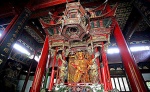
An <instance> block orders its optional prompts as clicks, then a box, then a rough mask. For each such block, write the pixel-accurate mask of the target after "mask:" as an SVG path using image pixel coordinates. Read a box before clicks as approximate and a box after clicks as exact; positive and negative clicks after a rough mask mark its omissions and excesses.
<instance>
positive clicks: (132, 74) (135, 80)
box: [114, 21, 147, 92]
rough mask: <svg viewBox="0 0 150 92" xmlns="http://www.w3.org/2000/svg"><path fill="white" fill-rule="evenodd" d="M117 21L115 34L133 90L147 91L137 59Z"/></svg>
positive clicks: (137, 91)
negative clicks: (133, 55)
mask: <svg viewBox="0 0 150 92" xmlns="http://www.w3.org/2000/svg"><path fill="white" fill-rule="evenodd" d="M115 23H116V27H115V30H114V36H115V39H116V43H117V45H118V47H119V49H120V54H121V57H122V62H123V65H124V69H125V71H126V73H127V76H128V79H129V82H130V85H131V88H132V92H147V89H146V86H145V83H144V80H143V78H142V75H141V73H140V71H139V69H138V67H137V64H136V62H135V59H134V58H133V57H132V54H131V52H130V50H129V48H128V45H127V43H126V41H125V39H124V37H123V34H122V32H121V30H120V27H119V25H118V23H117V21H115Z"/></svg>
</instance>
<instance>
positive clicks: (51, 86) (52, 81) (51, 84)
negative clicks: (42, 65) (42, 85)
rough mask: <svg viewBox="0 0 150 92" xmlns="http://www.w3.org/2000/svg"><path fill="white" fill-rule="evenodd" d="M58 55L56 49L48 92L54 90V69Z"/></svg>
mask: <svg viewBox="0 0 150 92" xmlns="http://www.w3.org/2000/svg"><path fill="white" fill-rule="evenodd" d="M56 55H57V48H56V51H55V54H54V59H53V65H52V72H51V76H50V84H49V87H48V91H51V90H52V88H53V85H54V75H55V70H54V67H55V63H56Z"/></svg>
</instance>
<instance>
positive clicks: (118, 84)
mask: <svg viewBox="0 0 150 92" xmlns="http://www.w3.org/2000/svg"><path fill="white" fill-rule="evenodd" d="M111 82H112V86H113V89H114V88H116V89H118V90H119V91H130V89H129V84H128V82H127V79H126V77H115V78H111Z"/></svg>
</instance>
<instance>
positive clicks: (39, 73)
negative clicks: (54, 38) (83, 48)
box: [30, 36, 49, 92]
mask: <svg viewBox="0 0 150 92" xmlns="http://www.w3.org/2000/svg"><path fill="white" fill-rule="evenodd" d="M48 52H49V44H48V36H47V37H46V39H45V42H44V46H43V50H42V55H41V58H40V61H39V63H38V65H37V68H36V72H35V75H34V80H33V83H32V87H31V90H30V92H40V87H41V82H42V78H43V74H44V72H45V68H46V63H47V58H48Z"/></svg>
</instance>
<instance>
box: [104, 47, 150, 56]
mask: <svg viewBox="0 0 150 92" xmlns="http://www.w3.org/2000/svg"><path fill="white" fill-rule="evenodd" d="M130 50H131V51H132V52H136V51H144V50H150V46H136V47H130ZM119 52H120V51H119V49H118V48H108V50H107V54H114V53H119Z"/></svg>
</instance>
